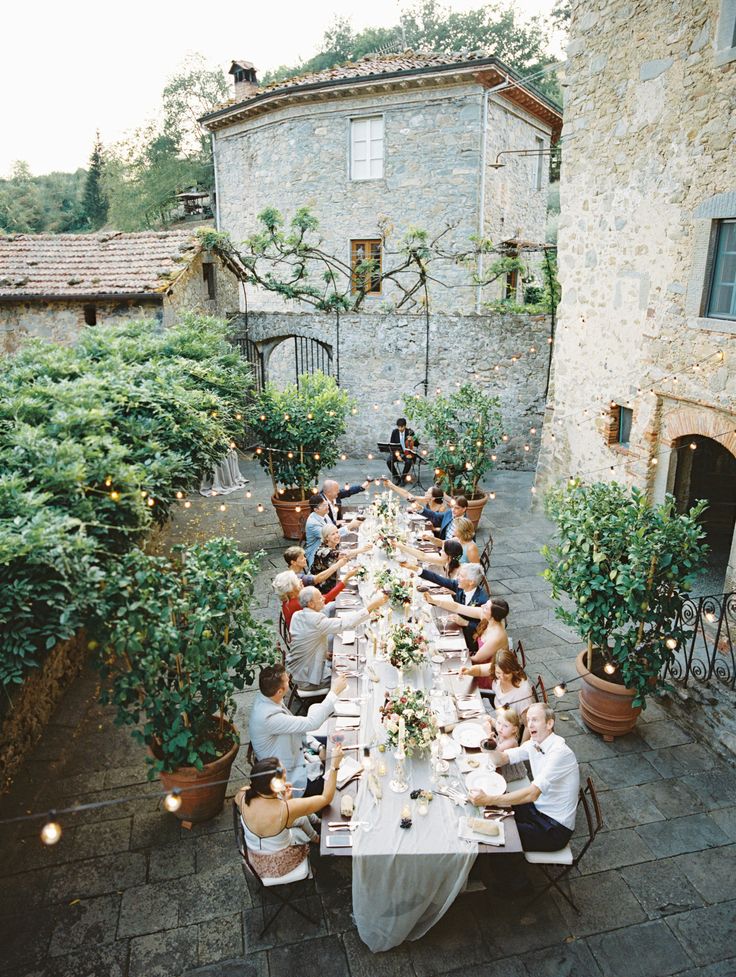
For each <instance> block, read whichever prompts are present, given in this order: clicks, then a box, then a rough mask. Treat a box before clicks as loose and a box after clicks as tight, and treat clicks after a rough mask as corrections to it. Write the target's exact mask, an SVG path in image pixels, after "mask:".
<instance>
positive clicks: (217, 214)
mask: <svg viewBox="0 0 736 977" xmlns="http://www.w3.org/2000/svg"><path fill="white" fill-rule="evenodd" d="M210 140H211V143H212V169H213V170H214V173H215V230H216V231H219V230H220V188H219V186H218V183H217V147H216V145H215V134H214V132H211V133H210Z"/></svg>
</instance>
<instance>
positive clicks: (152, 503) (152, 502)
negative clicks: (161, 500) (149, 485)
mask: <svg viewBox="0 0 736 977" xmlns="http://www.w3.org/2000/svg"><path fill="white" fill-rule="evenodd" d="M148 505H149V506H150V507H151V508H153V506H155V505H156V501H155V499H151V498H149V500H148Z"/></svg>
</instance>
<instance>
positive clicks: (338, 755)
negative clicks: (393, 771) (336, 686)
mask: <svg viewBox="0 0 736 977" xmlns="http://www.w3.org/2000/svg"><path fill="white" fill-rule="evenodd" d="M341 763H342V747H341V746H340V744H339V743H338V744H337V745H336V747H335V752H334V753H333V755H332V763H331V765H330V769H329V770H328V771H327V774H326V775H325V786H324V790H323V791H322V793H321V794H317V795H316V796H314V797H292V795H291V790H290V788H289V786H288V784H286V785H285V784H284V778H285V771H284V768H283V766H282V764H281V761H280V760H279V758H278V757H275V756H267V757H264V758H263V759H262V760H259V761H258V763H256V764H255V765H254V766H253V768H252V769H251V772H250V785H249V786H248V787H247V788H245V787H243V788H241V789H240V790H239V791H238V792H237V794H236V795H235V803H236V804H237V806H238V810H239V811H240V818H241V821H242V823H243V833H244V835H245V844H246V847H247V849H248V858H249V859H250V861H251V863H252V865H253V868H254V869H255V870H256V872H257V873H258V875H260V876H261V878H264V879H273V878H282V877H283V876H284V875H289V873H291V872H293V871H295V870H296V869H297V868H299V866H300V865H301V864H302V863H303V862H304V861H305V860H306V859H307V858H308V857H309V842H310V841H314V842H316V841H318V840H319V835H318V834H317V832H316V831H315V830H314V828H313V827H312V825H311V823H310V820H309V818H310V815H312V816H313V815H316V814H317V812H318V811H321V810H322V809H323V808H325V807H327V806H328V805H329V804H331V803H332V800H333V798H334V796H335V786H336V784H337V772H338V770H339V769H340V764H341Z"/></svg>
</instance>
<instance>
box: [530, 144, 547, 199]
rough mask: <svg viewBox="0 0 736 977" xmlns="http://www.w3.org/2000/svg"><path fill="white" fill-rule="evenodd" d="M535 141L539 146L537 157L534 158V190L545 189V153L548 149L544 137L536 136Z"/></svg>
mask: <svg viewBox="0 0 736 977" xmlns="http://www.w3.org/2000/svg"><path fill="white" fill-rule="evenodd" d="M534 141H535V143H536V146H537V155H536V157H535V158H534V184H533V185H534V189H535V190H542V189H543V188H544V151H545V149H546V148H547V147H546V146H545V144H544V139H543V138H542V136H535V137H534Z"/></svg>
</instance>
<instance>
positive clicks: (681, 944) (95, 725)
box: [0, 462, 736, 977]
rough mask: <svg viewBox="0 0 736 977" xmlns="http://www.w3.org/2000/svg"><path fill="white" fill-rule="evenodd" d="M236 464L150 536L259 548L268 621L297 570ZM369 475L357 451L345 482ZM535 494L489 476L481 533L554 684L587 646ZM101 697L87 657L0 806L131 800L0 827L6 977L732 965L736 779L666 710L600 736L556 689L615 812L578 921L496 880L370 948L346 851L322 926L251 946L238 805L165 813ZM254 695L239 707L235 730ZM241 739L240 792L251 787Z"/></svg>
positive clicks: (580, 878)
mask: <svg viewBox="0 0 736 977" xmlns="http://www.w3.org/2000/svg"><path fill="white" fill-rule="evenodd" d="M377 464H378V463H376V462H373V464H372V470H374V471H376V473H380V469H379V468H378V467H377ZM244 468H245V469H246V474H247V476H248V477H249V478H251V484H250V485H249V486H248V490H250V491H251V492H252V497H251V498H250V499H247V498H246V497H245V491H246V490H241V491H239V492H237V493H235V494H234V495H231V496H228V497H226V498H225V499H218V500H194V501H193V503H192V506H191V508H190V509H188V510H184V509H181V510H180V511H179V512H178V513H177V515H176V517H175V519H174V522H173V524H172V526H171V527H170V528H169V529H168V530H167V532H166V533H165V534H161V535H160V536H159V537H158V538H157V539H156V540H155V541H154V543H153V546H152V548H153V549H165V548H166V547H167V546H168V545H170V544H171V543H172V542H176V541H183V540H193V539H194V538H196V537H197V536H200V537H202V538H204V537H206V536H209V535H214V534H218V533H220V532H225V533H228V534H232V535H235V536H237V537H238V539H239V540H240V541H241V543H242V545H243V547H244V548H246V549H248V550H250V551H254V550H257V549H263V550H265V553H266V555H265V558H264V562H263V574H262V578H261V580H260V581H259V586H258V599H259V613H262V614H263V616H264V618H265V617H270V618H272V619H275V611H276V605H275V603H274V601H273V599H272V596H271V593H270V588H269V583H270V578H271V577H272V576H273V574H274V573H275V572H276V571H277V570H280V569H282V568H283V566H284V565H283V562H282V560H281V552H282V550H283V548H284V545H285V544H284V542H283V540H282V538H281V536H280V532H279V530H278V526H277V524H276V522H275V518H274V517H273V515H272V510H271V508H270V506H269V505H268V498H269V496H270V489H269V485H268V483H267V482H266V480H264V478H263V476H262V474H261V473H260V472H259V470H257V469H256V468H255V466H254V465H251V464H248V465H246V466H244ZM368 470H371V469H368ZM365 471H366V469H360V470H359V469H357V468H356V467H355V466H354V465H347V464H346V465H343V466H341V468H340V469H339V471H338V476H339V478H340V480H341V481H342V480H344V479H346V478H347V479H350V480H357V479H358V478H360V477H362V476H363V475H364V474H365ZM530 486H531V474H530V473H518V472H502V473H496V474H494V475H493V476H492V488H493V489H494V490H495V492H496V499H495V500H494V501H492V502H489V504H488V506H487V508H486V512H485V515H484V520H483V523H482V528H483V530H484V531H483V534H482V535H483V536H485V533H486V532H487V531H488V529H490V530H491V532H492V534H493V538H494V541H495V545H494V550H493V557H492V573H491V586H492V589H493V591H494V593H496V594H499V595H504V596H505V597H506V598H507V600H508V602H509V604H510V607H511V615H510V618H509V632H510V633H511V634H512V636H513V637H514V639H518V638H521V639H522V640H523V642H524V645H525V648H526V651H527V658H528V671H529V674H530V678H532V679H536V676H537V675H541V676H542V677H543V679H544V681H545V684H547V686H548V687H551V686H552V685H554V684H555V683H556V682H558V681H561V680H563V681H564V680H567V681H569V680H570V679H572V678H573V677H574V676H575V665H574V658H575V655H576V653H577V651H578V650H579V642H578V641H577V640H576V639H575V636H574V635H573V634H572V633H571V632H569V631H568V630H567V628H565V627H563V626H562V625H560V624H559V623H558V622H557V621H556V620H555V618H554V616H553V605H552V601H551V599H550V596H549V592H548V587H547V585H546V583H545V582H544V580H542V579H541V577H540V576H539V572H540V570H541V569H542V568H543V560H542V558H541V557H540V555H539V548H540V546H541V545H542V544H543V543H544V542H545V540H546V539H547V538H548V536H549V531H550V527H549V524H548V523H547V522H546V521H545V519H544V518H543V516H541V515H538V514H531V513H530V511H529V501H530V498H531V495H530ZM259 502H262V503H263V504H264V506H265V510H264V512H263V513H259V512H258V510H257V505H258V503H259ZM222 503H224V504H225V505H226V506H227V508H226V510H225V512H221V511H220V508H219V506H220V505H221V504H222ZM573 688H576V686H573ZM96 693H97V678H96V675H95V673H94V672H93V671H92V670H88V671H87V672H85V673H84V674H83V675H82V676H81V678H80V679H79V680H78V681H77V682H76V683H75V684H74V685H73V686H72V687H71V688H70V689H69V691H68V693H67V695H66V697H65V698H64V700H63V701H62V702H61V704H60V706H59V708H58V710H57V712H56V714H55V716H54V720H53V722H52V724H51V725H50V726H49V728H48V729H47V731H46V733H45V736H44V738H43V740H42V742H41V743H40V745H39V747H38V748H37V750H36V751H35V753H34V755H33V756H32V757H31V759H30V761H29V762H28V763H27V764H26V766H25V768H24V770H23V771H22V773H21V774H20V775H19V776H18V778H17V779H16V782H15V784H14V787H13V790H12V792H11V793H10V794H9V795H7V796H6V797H4V798H2V801H1V802H0V816H4V817H8V816H13V815H15V814H20V813H23V812H26V811H31V810H33V811H36V810H47V809H49V808H54V807H64V806H67V805H69V804H72V803H85V802H89V801H98V800H107V799H112V798H118V797H126V798H129V799H128V800H126V802H125V803H124V804H122V805H118V806H111V807H107V808H103V809H101V810H97V811H94V812H88V813H84V814H80V815H77V816H75V817H74V818H65V819H63V825H64V834H63V837H62V840H61V841H60V842H59V844H58V845H56V846H55V847H53V848H45V847H43V846H42V845H41V844H40V843H39V841H38V837H37V829H38V826H37V825H35V824H20V825H11V826H8V827H0V856H1V857H0V877H1V878H2V882H1V884H0V916H1V918H0V973H2V974H6V975H8V977H98V975H99V977H103V975H104V977H185V975H186V977H195V975H197V977H199V975H201V977H205V975H207V977H267V975H270V977H299V975H302V974H305V975H307V974H319V975H320V977H348V975H352V977H393V975H396V977H399V975H400V977H413V975H416V977H430V975H435V974H437V975H439V974H445V975H455V977H565V975H575V977H578V975H579V977H600V975H605V977H619V975H620V977H664V975H668V974H680V975H688V977H695V975H699V977H723V975H734V974H736V941H735V940H734V934H735V933H736V889H734V888H733V886H734V877H735V873H736V860H735V859H734V854H735V853H736V775H735V774H734V771H733V769H732V767H730V766H729V765H728V763H727V762H726V761H725V760H724V759H723V758H722V757H720V756H718V755H717V754H716V753H714V752H712V751H711V750H710V749H709V748H708V745H707V744H706V743H700V742H695V741H694V740H693V738H692V736H691V735H690V734H688V733H687V732H686V731H685V730H684V729H682V728H681V727H680V726H678V724H677V723H676V722H674V721H673V720H670V719H669V718H668V715H667V712H666V710H665V708H664V707H663V706H662V705H661V704H657V703H651V704H650V705H649V707H648V708H647V709H646V711H645V713H644V714H643V715H642V717H641V720H640V722H639V724H638V726H637V728H636V730H635V731H634V732H633V733H631V734H630V735H629V736H627V737H625V738H623V739H621V740H618V741H616V742H615V743H613V744H606V743H604V742H603V741H602V740H601V739H600V738H599V737H598V736H596V735H594V734H592V733H590V732H587V731H586V730H585V728H584V727H583V725H582V723H581V721H580V719H579V714H578V710H577V696H576V694H574V693H568V694H567V695H566V696H565V698H564V699H562V700H556V701H555V707H556V711H557V731H558V732H560V733H561V734H562V735H563V736H565V737H566V738H567V742H568V743H569V744H570V746H571V747H572V748H573V750H574V751H575V753H576V754H577V757H578V759H579V760H580V762H581V767H582V771H581V772H582V773H583V775H584V776H587V775H591V776H592V777H593V779H594V782H595V784H596V786H597V788H598V790H599V791H600V800H601V805H602V808H603V815H604V819H605V826H604V831H603V832H602V833H601V834H600V835H599V836H598V838H597V839H596V842H595V843H594V845H593V847H592V848H591V849H590V850H589V852H588V853H587V855H586V857H585V859H584V860H583V862H582V863H581V866H580V871H578V872H577V873H576V875H575V877H574V878H573V880H572V890H573V893H574V897H575V900H576V902H577V903H578V905H579V906H580V907H581V910H582V911H581V912H580V914H579V915H578V914H577V913H575V912H574V911H573V910H572V909H571V908H570V907H569V906H568V905H567V904H566V903H565V902H564V900H561V899H560V898H559V897H557V896H554V897H550V898H548V899H547V900H546V901H545V902H543V903H537V904H535V905H533V906H532V907H531V908H528V909H524V908H523V907H524V903H523V902H514V901H513V900H512V899H509V898H508V897H507V896H506V895H505V894H504V893H503V892H495V893H493V892H492V893H490V894H484V893H473V894H467V895H463V896H460V897H459V898H458V900H457V902H456V903H455V905H454V906H453V908H452V909H451V910H450V912H449V913H448V914H447V915H446V916H445V917H444V919H443V920H442V921H441V922H440V923H439V924H438V925H437V926H436V927H435V928H434V929H433V930H431V931H430V932H429V933H428V934H427V935H426V936H425V937H424V938H423V939H421V940H418V941H417V942H413V943H406V944H404V945H402V946H400V947H398V948H396V949H395V950H392V951H390V952H389V953H385V954H380V955H375V956H374V955H372V954H370V953H369V952H368V951H367V949H366V948H365V947H364V946H363V944H362V943H361V941H360V939H359V938H358V935H357V933H356V930H355V927H354V925H353V923H352V920H351V916H350V902H351V896H350V877H349V864H348V860H339V861H340V862H341V864H340V865H339V866H338V865H337V864H336V862H337V861H338V860H335V863H333V862H328V864H324V863H321V864H320V865H319V866H318V871H319V870H320V869H321V871H319V877H318V879H317V881H316V883H311V882H307V883H302V886H303V889H302V893H301V895H300V898H301V899H302V900H303V902H304V904H305V906H306V907H308V909H309V911H310V912H311V913H312V915H314V916H315V917H316V918H318V920H319V921H318V923H317V925H311V924H309V923H306V922H305V921H304V920H302V919H301V918H300V917H298V916H296V915H295V914H292V913H291V912H289V911H288V910H287V911H285V912H284V913H282V915H281V917H280V919H279V922H278V923H277V925H275V926H274V927H272V929H271V930H269V932H268V933H267V934H266V938H265V939H264V940H259V939H258V935H257V934H258V932H259V931H260V928H261V926H262V917H263V908H262V905H261V903H260V899H259V896H258V894H257V893H256V892H255V891H250V890H249V888H248V886H247V885H246V883H245V881H244V879H243V875H242V873H241V870H240V867H239V865H238V863H237V859H236V853H235V850H234V843H233V836H232V830H231V824H230V811H229V808H228V807H227V806H226V809H225V811H224V812H223V813H222V815H221V816H220V817H218V818H217V819H216V820H214V821H212V822H210V823H208V824H206V825H203V826H200V827H197V828H195V829H193V830H192V831H186V830H183V829H182V828H180V826H179V824H178V822H177V821H176V819H175V818H174V817H173V816H172V815H169V814H166V813H164V812H162V811H160V810H157V807H156V801H155V800H151V799H150V798H148V799H147V798H146V796H145V795H146V793H147V792H149V793H150V792H151V790H152V787H151V786H150V785H148V784H147V781H146V778H145V764H144V760H143V756H142V754H141V750H140V748H139V747H138V746H137V745H136V744H135V743H134V742H133V741H132V739H131V738H130V736H129V734H128V733H127V732H126V731H124V730H122V729H119V728H117V727H115V726H114V725H113V723H112V720H111V713H110V710H108V709H103V708H102V707H101V706H99V705H98V704H97V703H96ZM252 695H253V693H252V692H247V693H245V694H243V695H242V696H241V701H240V703H239V714H238V718H237V723H238V725H239V726H240V729H241V731H242V734H243V736H242V738H243V740H244V741H247V739H248V734H247V722H248V712H249V705H250V701H251V699H252ZM244 753H245V751H244V750H243V751H241V756H240V761H239V762H238V763H236V766H235V768H234V771H233V780H232V783H231V790H230V791H229V796H231V795H232V794H233V793H234V792H235V790H236V789H237V788H238V787H239V786H240V785H241V784H242V783H243V782H244V780H245V779H246V774H247V766H246V763H245V755H244Z"/></svg>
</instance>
